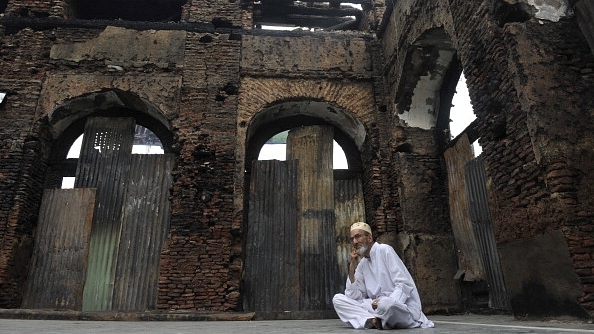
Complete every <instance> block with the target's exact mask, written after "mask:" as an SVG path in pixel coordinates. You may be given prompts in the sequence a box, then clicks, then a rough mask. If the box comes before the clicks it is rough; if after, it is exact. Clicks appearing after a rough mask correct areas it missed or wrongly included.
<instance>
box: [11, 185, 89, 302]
mask: <svg viewBox="0 0 594 334" xmlns="http://www.w3.org/2000/svg"><path fill="white" fill-rule="evenodd" d="M94 207H95V189H90V188H84V189H83V188H81V189H47V190H45V191H44V192H43V198H42V201H41V208H40V211H39V221H38V224H37V230H36V238H35V244H34V249H33V257H32V266H31V272H30V275H29V278H28V280H27V284H26V289H25V293H24V296H23V303H22V305H21V307H22V308H29V309H44V308H45V309H65V310H75V311H80V310H81V308H82V295H83V286H84V282H85V274H86V270H87V267H86V265H87V254H88V251H89V239H90V235H91V224H92V220H93V209H94Z"/></svg>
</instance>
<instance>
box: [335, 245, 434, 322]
mask: <svg viewBox="0 0 594 334" xmlns="http://www.w3.org/2000/svg"><path fill="white" fill-rule="evenodd" d="M378 298H379V303H378V306H377V309H376V310H373V308H372V307H371V302H372V301H373V300H374V299H378ZM333 303H334V309H335V310H336V313H337V314H338V316H339V317H340V319H341V320H342V321H344V322H346V323H347V324H349V325H351V326H352V327H353V328H357V329H362V328H365V322H366V321H367V319H370V318H379V319H381V320H382V326H383V327H384V328H386V329H387V328H416V327H422V328H428V327H434V324H433V322H432V321H430V320H429V319H427V317H426V316H425V314H423V311H422V309H421V299H420V297H419V293H418V291H417V287H416V286H415V283H414V281H413V279H412V277H411V276H410V273H409V272H408V270H407V269H406V267H405V266H404V263H403V262H402V260H400V258H399V257H398V255H397V254H396V252H395V251H394V249H393V248H392V247H391V246H389V245H385V244H378V243H377V242H376V243H374V244H373V246H372V247H371V251H370V252H369V258H363V259H361V261H359V264H358V265H357V269H356V270H355V282H353V283H351V281H350V279H349V278H348V277H347V282H346V289H345V293H344V294H336V295H335V296H334V299H333Z"/></svg>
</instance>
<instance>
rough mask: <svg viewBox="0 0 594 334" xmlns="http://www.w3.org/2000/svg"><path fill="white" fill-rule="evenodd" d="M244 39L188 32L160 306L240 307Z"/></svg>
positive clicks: (200, 308)
mask: <svg viewBox="0 0 594 334" xmlns="http://www.w3.org/2000/svg"><path fill="white" fill-rule="evenodd" d="M240 46H241V41H240V40H239V39H237V38H236V36H234V35H230V34H216V35H211V34H189V35H188V38H187V40H186V52H185V61H184V69H185V72H184V84H183V89H182V94H181V95H182V100H181V102H180V113H179V117H178V118H177V119H175V121H174V122H173V125H174V127H175V129H176V136H177V143H176V144H175V145H176V146H179V150H180V153H179V158H178V161H177V168H176V171H175V173H174V186H173V189H172V198H173V200H172V208H171V210H172V211H171V228H170V235H171V237H170V239H169V240H168V241H167V244H166V246H165V251H164V252H163V255H162V258H161V277H160V281H159V297H158V308H160V309H172V310H182V309H194V310H217V311H230V310H238V308H239V307H240V306H241V305H240V304H239V301H240V299H239V280H240V277H241V262H240V256H241V240H240V239H239V235H238V233H236V232H238V231H237V229H234V228H233V222H234V221H235V220H236V216H237V215H238V213H237V212H236V210H235V207H234V201H233V194H234V180H233V175H234V170H235V135H236V123H235V121H236V108H237V95H236V94H237V93H236V89H230V87H238V85H239V55H240Z"/></svg>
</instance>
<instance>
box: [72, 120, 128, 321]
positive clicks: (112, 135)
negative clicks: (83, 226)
mask: <svg viewBox="0 0 594 334" xmlns="http://www.w3.org/2000/svg"><path fill="white" fill-rule="evenodd" d="M134 127H135V122H134V119H133V118H103V117H96V118H89V119H88V120H87V123H86V125H85V132H84V137H83V142H82V147H81V154H80V157H79V161H78V168H77V171H76V181H75V188H96V189H97V199H96V202H97V203H96V208H95V216H94V219H93V228H92V229H91V241H90V245H89V265H88V270H87V281H86V283H85V288H84V295H83V310H84V311H103V310H111V308H112V293H113V286H114V277H115V260H116V255H117V248H118V245H119V242H120V227H121V211H122V205H123V203H124V199H125V193H126V186H127V182H128V180H129V175H130V155H131V153H132V143H133V138H134Z"/></svg>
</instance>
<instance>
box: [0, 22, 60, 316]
mask: <svg viewBox="0 0 594 334" xmlns="http://www.w3.org/2000/svg"><path fill="white" fill-rule="evenodd" d="M48 53H49V39H48V36H47V34H45V33H44V32H40V31H34V30H32V29H23V30H21V31H16V32H15V31H7V30H6V29H2V28H0V62H1V63H2V66H0V91H1V92H3V93H6V97H5V101H4V103H3V105H2V106H0V115H1V121H0V123H1V127H0V128H1V130H0V161H2V162H1V163H0V203H1V204H0V205H1V208H2V209H1V210H0V252H1V253H0V305H6V306H7V307H18V306H19V305H20V296H21V290H22V287H23V283H24V280H25V279H26V276H27V273H28V269H29V268H28V265H27V264H28V260H29V256H30V254H31V250H32V235H31V234H32V230H33V228H34V226H35V224H36V215H37V210H38V205H39V201H40V198H41V193H40V191H39V189H40V188H41V185H42V182H43V179H42V177H41V176H40V175H42V174H41V173H42V172H43V170H44V168H45V157H44V152H43V150H44V147H43V146H42V144H41V142H40V140H39V139H38V138H36V136H35V119H36V106H37V102H36V101H37V100H38V99H39V95H40V92H41V78H42V77H43V74H44V68H45V65H44V64H43V63H44V62H43V59H44V56H46V55H47V54H48Z"/></svg>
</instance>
